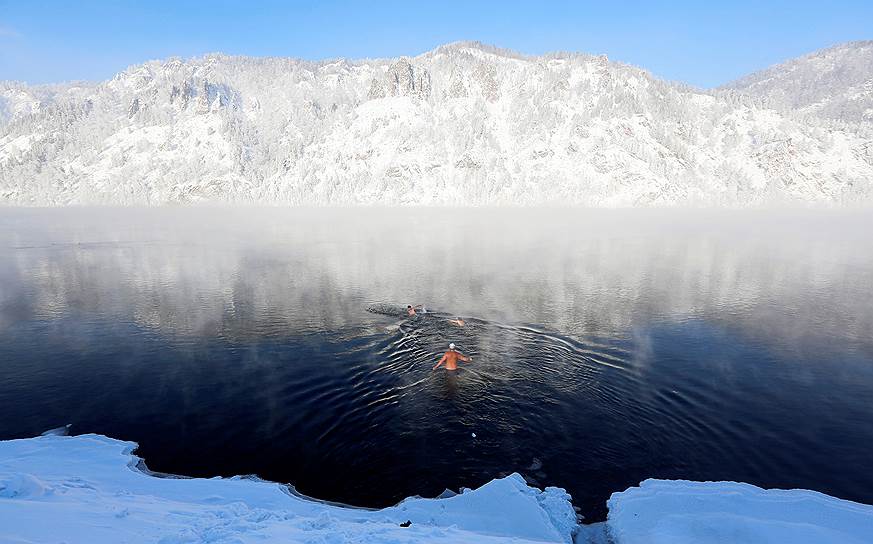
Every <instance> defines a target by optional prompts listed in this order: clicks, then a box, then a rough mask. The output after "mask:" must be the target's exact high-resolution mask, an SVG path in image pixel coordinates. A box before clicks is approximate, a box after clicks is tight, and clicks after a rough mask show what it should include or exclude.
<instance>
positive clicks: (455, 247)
mask: <svg viewBox="0 0 873 544" xmlns="http://www.w3.org/2000/svg"><path fill="white" fill-rule="evenodd" d="M871 227H873V220H870V219H869V218H868V217H865V216H864V215H861V214H858V215H850V214H842V215H840V214H835V213H820V212H819V213H812V212H810V213H808V214H804V213H802V212H766V213H765V212H735V213H731V212H717V213H716V212H712V213H704V212H681V211H669V212H646V211H627V212H621V211H579V210H572V211H570V210H553V211H530V210H524V211H522V210H513V211H499V210H484V211H474V210H451V209H443V210H438V209H433V210H418V211H412V210H408V209H402V210H401V209H373V210H363V211H361V210H274V209H256V208H252V209H196V210H190V209H187V210H173V209H162V210H160V209H159V210H113V209H95V210H89V209H78V210H77V209H68V210H51V211H50V210H20V209H7V210H4V211H3V213H2V215H0V280H2V289H0V327H8V326H9V325H10V324H11V323H14V322H15V321H16V320H21V319H25V318H33V317H36V318H40V319H52V318H54V317H57V316H61V315H64V314H67V313H69V312H80V313H83V314H86V315H87V314H89V313H93V312H97V311H99V313H101V314H103V315H106V314H111V315H113V316H115V318H116V319H118V320H121V321H133V322H135V323H137V324H139V325H141V326H144V327H148V328H151V329H154V330H156V331H160V332H161V333H162V334H166V335H169V336H173V337H185V336H206V337H208V336H219V337H234V336H236V335H240V334H246V333H245V331H246V330H252V327H251V322H252V321H256V322H262V324H263V327H255V329H256V330H261V331H265V332H266V333H268V334H270V333H273V334H284V333H286V332H288V331H297V332H300V331H305V330H322V329H332V330H333V329H337V328H342V327H343V326H346V325H350V324H353V323H356V322H357V321H358V315H359V312H360V311H362V310H363V309H364V308H365V307H366V305H367V304H369V303H374V302H385V303H395V304H402V305H405V304H406V303H413V304H414V303H426V304H428V305H430V306H431V307H435V308H438V309H441V310H443V311H446V312H449V313H452V314H458V315H465V316H474V317H479V318H482V319H487V320H491V321H497V322H502V323H529V324H533V325H535V326H536V325H537V324H542V323H548V324H549V326H550V327H551V328H553V329H555V330H557V331H560V332H564V333H572V334H575V335H579V334H592V335H598V334H609V335H615V334H620V335H624V336H630V337H632V336H633V335H634V334H636V333H637V330H638V327H639V325H640V324H641V323H647V322H650V321H652V320H688V319H697V318H700V317H706V318H708V319H713V320H720V319H724V318H725V316H730V321H731V323H732V325H734V326H741V327H743V328H744V329H745V330H746V332H747V333H748V334H750V335H754V336H760V337H761V338H762V339H766V338H768V337H772V336H773V335H778V336H780V337H782V338H790V339H792V340H795V341H796V342H798V343H800V344H803V343H807V342H810V341H814V340H815V339H816V338H820V337H830V338H832V337H838V338H842V339H844V340H845V341H846V342H847V343H852V344H854V343H856V342H861V343H865V342H866V340H867V339H869V338H871V337H873V310H871V309H873V290H871V289H870V288H869V285H871V284H873V283H871V282H873V249H869V248H871V247H873V244H870V241H871V240H870V236H869V235H868V234H865V233H869V232H871V231H873V229H871ZM0 330H2V328H0Z"/></svg>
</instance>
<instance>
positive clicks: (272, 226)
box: [0, 208, 873, 519]
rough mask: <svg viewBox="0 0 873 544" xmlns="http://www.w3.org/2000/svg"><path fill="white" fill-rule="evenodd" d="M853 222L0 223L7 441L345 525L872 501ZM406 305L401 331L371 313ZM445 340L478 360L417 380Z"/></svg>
mask: <svg viewBox="0 0 873 544" xmlns="http://www.w3.org/2000/svg"><path fill="white" fill-rule="evenodd" d="M871 227H873V220H871V219H870V218H869V217H868V216H867V215H865V214H861V213H857V214H853V213H845V212H842V213H829V212H798V211H795V212H701V211H697V212H691V211H687V212H686V211H675V210H674V211H588V210H560V209H555V210H537V211H531V210H478V211H477V210H469V209H467V210H453V209H431V210H409V209H365V210H336V209H334V210H319V209H313V210H288V209H282V210H278V209H260V208H250V209H245V208H236V209H222V208H217V209H193V210H192V209H184V210H177V209H153V210H114V209H63V210H23V209H6V210H2V212H0V439H8V438H18V437H26V436H33V435H35V434H38V433H40V432H42V431H44V430H46V429H48V428H52V427H57V426H59V425H63V424H66V423H72V425H73V427H72V431H73V432H74V433H86V432H98V433H103V434H107V435H109V436H112V437H116V438H122V439H128V440H134V441H137V442H139V444H140V450H139V455H140V456H142V457H144V458H145V459H146V462H147V463H148V465H149V467H150V468H152V469H153V470H157V471H163V472H171V473H178V474H185V475H192V476H214V475H234V474H251V473H256V474H258V475H260V476H261V477H264V478H267V479H270V480H276V481H281V482H289V483H292V484H294V485H295V486H296V487H297V489H298V490H299V491H301V492H303V493H305V494H308V495H312V496H314V497H318V498H322V499H328V500H337V501H342V502H347V503H350V504H355V505H362V506H385V505H388V504H392V503H394V502H397V501H398V500H400V499H401V498H403V497H405V496H409V495H413V494H420V495H424V496H435V495H437V494H439V493H440V492H441V491H442V490H443V489H444V488H446V487H448V488H451V489H458V488H459V487H462V486H464V487H474V486H478V485H481V484H482V483H485V482H486V481H488V480H490V479H492V478H494V477H497V476H500V475H503V474H506V473H510V472H513V471H518V472H521V473H522V474H524V475H525V476H526V477H527V478H528V479H529V481H530V482H531V483H533V484H534V485H538V486H545V485H556V486H560V487H564V488H566V489H567V490H568V491H569V492H570V493H571V494H572V495H573V497H574V504H576V505H577V506H578V507H580V508H581V510H582V512H583V513H584V514H585V515H586V516H587V517H588V518H589V519H596V518H598V517H602V516H603V515H604V513H605V507H604V503H605V500H606V499H607V498H608V496H609V493H611V492H613V491H619V490H623V489H625V488H626V487H628V486H630V485H635V484H637V483H638V482H639V481H640V480H642V479H644V478H648V477H660V478H685V479H695V480H742V481H748V482H751V483H754V484H757V485H762V486H766V487H786V488H792V487H803V488H809V489H815V490H818V491H823V492H826V493H830V494H833V495H836V496H838V497H842V498H847V499H852V500H858V501H863V502H867V503H873V461H871V457H870V455H869V451H870V447H871V446H873V427H871V425H870V423H869V422H870V421H873V289H871V285H873V244H871V242H873V236H871V235H870V234H869V233H870V232H873V228H871ZM419 303H423V304H425V305H426V307H427V308H428V309H429V310H430V311H429V312H428V313H427V314H425V315H421V316H418V317H415V318H412V319H406V318H404V317H400V316H394V315H385V313H374V312H369V311H367V309H368V308H371V309H372V308H373V307H374V305H375V306H376V307H388V306H392V305H393V306H398V307H401V308H402V307H405V306H406V304H419ZM388 313H389V314H390V313H391V312H388ZM454 316H462V317H464V318H465V319H466V320H467V325H466V326H465V327H463V328H458V327H455V326H453V325H451V324H449V323H448V322H447V319H448V318H450V317H454ZM449 342H455V343H456V344H457V345H458V348H459V349H460V350H461V351H462V352H464V353H466V354H469V355H472V356H473V362H472V363H471V364H469V365H463V367H462V370H461V371H459V372H457V373H455V374H449V373H446V372H445V371H442V370H441V371H438V372H433V371H431V368H432V366H433V365H434V364H435V363H436V361H437V360H438V359H439V357H440V356H441V355H442V353H443V352H444V351H445V349H446V347H447V344H448V343H449ZM473 433H475V435H476V437H475V438H474V437H473V436H472V434H473Z"/></svg>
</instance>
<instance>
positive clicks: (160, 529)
mask: <svg viewBox="0 0 873 544" xmlns="http://www.w3.org/2000/svg"><path fill="white" fill-rule="evenodd" d="M135 447H136V444H134V443H132V442H122V441H119V440H113V439H110V438H106V437H104V436H99V435H82V436H76V437H68V436H40V437H37V438H32V439H26V440H10V441H5V442H0V541H2V542H16V543H45V542H76V543H79V542H81V543H88V544H100V543H104V542H105V543H117V542H129V543H135V542H149V543H153V542H160V543H162V544H175V543H190V542H234V543H240V542H295V543H296V542H300V543H313V544H315V543H341V542H360V543H373V544H379V543H414V542H439V543H478V542H482V543H495V544H496V543H498V542H506V541H507V539H509V538H512V539H513V540H512V541H513V542H517V543H519V544H524V543H534V542H571V541H572V534H573V533H574V532H575V531H576V530H577V527H578V526H577V524H576V516H575V512H574V511H573V508H572V506H571V505H570V497H569V495H567V494H566V493H565V492H564V491H563V490H561V489H557V488H547V489H546V490H545V491H539V490H536V489H532V488H530V487H528V486H527V485H526V484H525V483H524V480H523V479H522V478H521V476H519V475H517V474H513V475H511V476H508V477H506V478H502V479H499V480H493V481H491V482H489V483H488V484H486V485H484V486H482V487H480V488H479V489H476V490H473V491H467V492H465V493H462V494H460V495H456V496H454V497H450V498H445V499H420V498H412V499H407V500H405V501H403V502H402V503H400V504H399V505H397V506H394V507H391V508H386V509H384V510H364V509H355V508H346V507H341V506H335V505H330V504H325V503H321V502H317V501H313V500H307V499H304V498H300V497H298V496H295V495H293V494H291V493H290V492H289V491H288V489H287V488H286V487H284V486H281V485H279V484H275V483H270V482H264V481H259V480H252V479H246V478H229V479H227V478H213V479H199V478H185V479H178V478H160V477H156V476H153V475H149V474H146V473H144V472H143V471H141V470H140V469H138V468H136V465H137V463H138V462H139V459H138V458H137V457H136V456H134V455H132V453H131V452H132V451H133V450H134V448H135ZM406 521H411V522H412V524H411V525H410V526H409V527H401V526H400V524H401V523H403V522H406Z"/></svg>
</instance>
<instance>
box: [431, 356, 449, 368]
mask: <svg viewBox="0 0 873 544" xmlns="http://www.w3.org/2000/svg"><path fill="white" fill-rule="evenodd" d="M447 358H448V356H447V355H443V358H442V359H440V362H438V363H437V364H436V365H434V367H433V369H434V370H436V369H438V368H439V367H440V365H441V364H443V363H445V362H446V359H447Z"/></svg>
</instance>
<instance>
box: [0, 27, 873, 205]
mask: <svg viewBox="0 0 873 544" xmlns="http://www.w3.org/2000/svg"><path fill="white" fill-rule="evenodd" d="M871 43H873V42H856V43H851V44H846V45H844V46H840V47H836V48H831V49H828V50H824V51H822V52H819V53H815V54H812V55H809V56H806V57H802V58H800V59H796V60H794V61H790V62H788V63H786V64H784V65H779V66H776V67H773V68H771V69H768V70H765V71H764V72H761V73H759V74H753V75H752V76H749V77H748V78H745V79H743V80H740V81H738V82H735V83H734V84H731V85H728V86H726V87H724V88H721V89H717V90H713V91H707V90H700V89H695V88H691V87H689V86H686V85H683V84H680V83H673V82H667V81H663V80H661V79H658V78H656V77H654V76H652V75H651V74H649V73H648V72H646V71H644V70H641V69H639V68H635V67H632V66H628V65H624V64H620V63H616V62H610V61H609V60H608V59H607V58H605V57H603V56H591V55H585V54H575V53H566V54H565V53H557V54H551V55H546V56H524V55H520V54H516V53H514V52H510V51H504V50H498V49H494V48H491V47H487V46H483V45H481V44H478V43H456V44H450V45H446V46H443V47H439V48H437V49H435V50H433V51H430V52H428V53H425V54H422V55H420V56H417V57H412V58H408V57H403V58H397V59H375V60H371V59H367V60H359V61H348V60H335V61H323V62H307V61H302V60H295V59H287V58H250V57H230V56H224V55H217V54H216V55H208V56H205V57H202V58H196V59H190V60H181V59H169V60H165V61H152V62H148V63H146V64H143V65H139V66H134V67H131V68H129V69H127V70H126V71H124V72H122V73H119V74H118V75H116V76H115V77H114V78H112V79H111V80H109V81H106V82H102V83H96V84H92V83H72V84H58V85H50V86H28V85H25V84H20V83H14V82H5V83H0V203H4V204H13V205H67V204H110V203H111V204H145V205H159V204H165V203H196V202H234V203H259V204H279V205H328V204H330V205H354V204H384V205H389V204H390V205H395V204H400V205H406V204H421V205H541V204H557V205H582V206H601V207H623V206H671V205H692V206H737V207H749V206H764V205H784V204H802V205H805V204H818V205H826V206H840V205H855V204H864V203H870V202H873V45H871Z"/></svg>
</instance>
